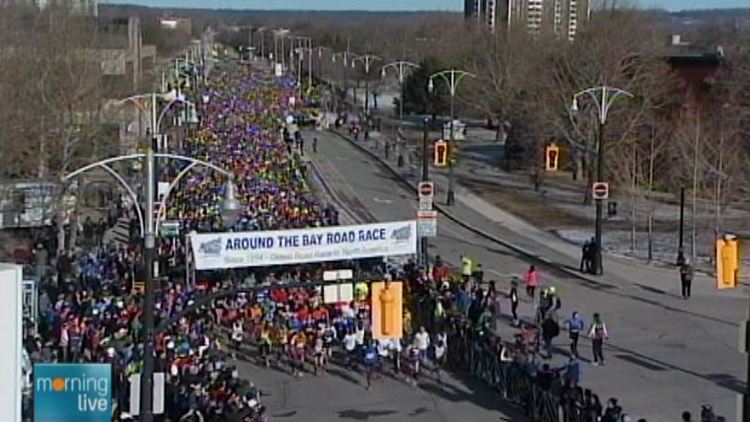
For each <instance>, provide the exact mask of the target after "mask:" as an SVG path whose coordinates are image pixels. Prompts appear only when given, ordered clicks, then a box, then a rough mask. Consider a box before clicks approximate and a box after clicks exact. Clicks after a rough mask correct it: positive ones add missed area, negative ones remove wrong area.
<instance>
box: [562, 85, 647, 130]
mask: <svg viewBox="0 0 750 422" xmlns="http://www.w3.org/2000/svg"><path fill="white" fill-rule="evenodd" d="M610 94H612V95H610ZM583 95H588V96H589V97H591V99H592V100H593V101H594V104H596V108H597V111H598V112H599V122H600V123H601V124H604V123H605V122H606V121H607V114H609V109H610V107H612V104H614V102H615V101H616V100H617V99H618V98H619V97H622V96H626V97H629V98H633V97H634V95H633V94H631V93H629V92H628V91H625V90H624V89H620V88H613V87H609V86H599V87H593V88H589V89H584V90H583V91H580V92H577V93H576V94H575V95H573V106H572V107H571V110H572V111H573V112H576V111H578V98H579V97H581V96H583Z"/></svg>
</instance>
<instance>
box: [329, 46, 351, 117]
mask: <svg viewBox="0 0 750 422" xmlns="http://www.w3.org/2000/svg"><path fill="white" fill-rule="evenodd" d="M351 56H352V53H350V52H349V40H347V42H346V50H345V51H339V52H337V53H332V54H331V63H336V58H337V57H341V60H342V63H343V65H344V73H343V77H344V103H346V96H347V92H348V90H349V86H348V84H349V78H348V76H349V61H350V60H351ZM356 93H357V90H356V88H354V87H353V88H352V94H353V95H352V97H353V100H354V104H357V96H356V95H354V94H356Z"/></svg>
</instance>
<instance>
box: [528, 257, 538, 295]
mask: <svg viewBox="0 0 750 422" xmlns="http://www.w3.org/2000/svg"><path fill="white" fill-rule="evenodd" d="M525 279H526V294H527V295H528V296H529V297H530V298H531V300H532V301H533V300H534V291H535V290H536V286H538V285H539V271H538V270H537V269H536V268H535V267H534V266H533V265H531V266H530V267H529V270H528V271H526V277H525Z"/></svg>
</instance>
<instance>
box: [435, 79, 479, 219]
mask: <svg viewBox="0 0 750 422" xmlns="http://www.w3.org/2000/svg"><path fill="white" fill-rule="evenodd" d="M467 76H469V77H472V78H476V75H474V74H473V73H469V72H467V71H465V70H459V69H447V70H443V71H440V72H436V73H433V74H432V75H430V79H429V81H428V82H427V90H428V91H429V92H433V91H434V90H435V83H434V82H433V79H435V78H441V79H442V80H443V81H445V83H446V84H447V85H448V90H449V91H448V92H449V93H450V96H451V122H450V128H451V129H450V130H451V131H450V140H449V142H448V153H449V155H450V157H449V160H448V195H447V197H446V199H445V204H446V205H453V204H454V203H455V202H456V194H455V193H454V192H453V153H454V147H455V139H454V138H455V134H454V131H453V121H454V120H456V115H455V114H456V107H455V105H456V88H458V84H459V83H460V82H461V80H462V79H463V78H465V77H467Z"/></svg>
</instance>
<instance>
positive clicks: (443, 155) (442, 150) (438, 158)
mask: <svg viewBox="0 0 750 422" xmlns="http://www.w3.org/2000/svg"><path fill="white" fill-rule="evenodd" d="M434 164H435V167H445V166H447V165H448V143H447V142H445V141H443V140H439V141H435V148H434Z"/></svg>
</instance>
